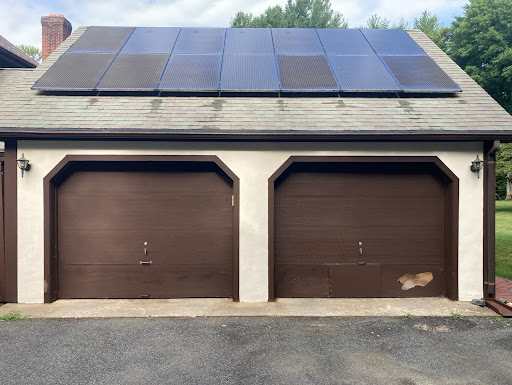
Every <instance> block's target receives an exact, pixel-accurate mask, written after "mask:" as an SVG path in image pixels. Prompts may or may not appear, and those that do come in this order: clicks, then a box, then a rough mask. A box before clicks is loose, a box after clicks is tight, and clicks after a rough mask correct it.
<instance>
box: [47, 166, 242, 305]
mask: <svg viewBox="0 0 512 385" xmlns="http://www.w3.org/2000/svg"><path fill="white" fill-rule="evenodd" d="M146 166H147V168H148V169H149V168H151V167H149V166H148V165H146ZM95 167H99V166H95ZM109 167H110V166H109ZM109 167H107V170H103V171H101V170H91V171H78V172H74V173H73V174H71V175H70V176H69V178H68V179H67V180H65V181H64V182H63V183H62V184H61V186H59V188H58V192H57V197H58V202H57V207H58V214H57V221H58V230H57V239H58V264H59V280H62V282H63V285H64V286H62V290H63V292H62V293H61V292H60V289H59V296H60V297H62V296H63V295H64V296H66V298H105V297H111V298H114V297H115V298H140V295H149V294H150V293H149V292H153V293H156V295H157V297H154V298H173V297H175V296H179V297H196V296H197V297H217V296H223V297H231V296H232V293H233V283H232V282H233V278H232V266H233V207H232V202H231V197H232V194H233V191H232V182H231V181H228V180H226V177H225V176H221V175H220V174H217V173H216V172H212V171H201V170H200V169H199V168H198V167H192V166H190V167H189V168H190V171H188V172H181V171H176V170H174V169H173V167H168V168H169V169H168V170H166V171H165V172H152V171H149V172H146V171H145V172H138V171H137V172H134V171H130V170H131V169H132V168H133V167H135V166H133V165H131V166H130V167H129V168H128V170H126V171H112V170H108V168H109ZM180 167H181V168H184V169H187V167H188V166H180ZM205 167H206V166H205ZM178 168H179V167H178ZM206 168H207V169H209V168H211V165H210V166H208V167H206ZM145 242H146V243H147V245H145V244H144V243H145ZM145 247H146V249H147V255H144V248H145ZM141 261H145V262H149V261H151V263H152V264H151V265H149V266H147V265H141V264H140V262H141ZM78 275H80V276H79V277H78ZM198 280H200V281H198ZM74 281H76V282H77V285H75V287H73V282H74ZM111 286H114V287H116V288H115V289H112V288H111ZM70 288H71V289H73V290H71V289H70ZM171 289H172V290H171ZM105 293H106V294H105Z"/></svg>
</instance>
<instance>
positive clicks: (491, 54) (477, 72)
mask: <svg viewBox="0 0 512 385" xmlns="http://www.w3.org/2000/svg"><path fill="white" fill-rule="evenodd" d="M511 25H512V0H470V3H469V4H467V5H466V6H465V7H464V15H463V16H459V17H457V18H456V19H455V21H454V22H453V24H452V26H451V28H450V31H449V33H448V34H447V46H446V50H447V52H448V54H449V55H450V56H451V58H452V59H453V60H455V62H456V63H457V64H458V65H459V66H461V67H462V68H463V69H464V70H465V71H466V72H467V73H468V74H469V75H470V76H471V77H472V78H473V79H474V80H475V81H476V82H478V84H480V85H481V86H482V87H483V88H484V89H485V90H486V91H487V92H488V93H489V94H490V95H491V96H492V97H493V98H494V99H495V100H496V101H497V102H498V103H500V104H501V105H502V106H503V107H504V108H505V109H506V110H507V111H508V112H512V26H511Z"/></svg>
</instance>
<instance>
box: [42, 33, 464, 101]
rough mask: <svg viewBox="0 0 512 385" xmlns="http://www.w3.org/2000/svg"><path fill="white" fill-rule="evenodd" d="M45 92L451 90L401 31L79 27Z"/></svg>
mask: <svg viewBox="0 0 512 385" xmlns="http://www.w3.org/2000/svg"><path fill="white" fill-rule="evenodd" d="M33 89H39V90H49V91H57V90H60V91H169V92H308V93H311V92H415V93H417V92H428V93H438V92H458V91H461V89H460V87H459V86H458V85H457V84H456V83H455V82H454V81H453V80H452V79H451V78H450V77H449V76H448V75H447V74H446V73H445V72H444V71H443V70H442V69H441V68H440V67H439V66H438V65H437V64H436V63H435V62H434V61H433V60H432V59H431V58H430V57H429V56H428V55H427V54H426V53H425V51H423V49H421V47H420V46H419V45H418V44H417V43H416V42H415V41H414V40H413V39H412V38H411V37H410V36H409V35H408V34H407V32H405V31H404V30H398V29H393V30H371V29H312V28H311V29H309V28H272V29H271V28H255V29H245V28H244V29H242V28H228V29H224V28H147V27H144V28H131V27H89V28H88V29H87V30H86V31H85V32H84V33H83V35H82V36H81V37H80V38H79V39H78V40H77V41H76V42H75V43H74V44H73V45H72V46H71V47H70V48H69V49H68V50H67V51H66V52H65V53H64V54H63V55H62V56H61V57H60V58H59V59H58V60H57V61H56V62H55V63H54V64H53V66H51V67H50V68H49V69H48V71H47V72H46V73H45V74H44V75H43V76H42V77H41V78H40V79H39V80H38V81H37V82H36V83H35V84H34V86H33Z"/></svg>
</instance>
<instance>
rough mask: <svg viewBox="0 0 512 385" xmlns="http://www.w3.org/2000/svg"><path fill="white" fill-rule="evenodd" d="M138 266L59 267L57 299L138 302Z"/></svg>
mask: <svg viewBox="0 0 512 385" xmlns="http://www.w3.org/2000/svg"><path fill="white" fill-rule="evenodd" d="M140 274H141V266H136V265H133V266H132V265H121V266H120V265H104V266H98V265H67V264H60V265H59V298H140V295H141V294H143V293H144V285H143V283H144V279H143V278H141V276H140Z"/></svg>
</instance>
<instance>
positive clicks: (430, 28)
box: [414, 9, 442, 39]
mask: <svg viewBox="0 0 512 385" xmlns="http://www.w3.org/2000/svg"><path fill="white" fill-rule="evenodd" d="M441 27H442V25H441V21H440V20H439V16H437V15H436V14H435V13H431V12H429V11H428V10H426V9H425V10H424V11H423V12H422V14H421V15H420V16H419V17H415V18H414V28H416V29H419V30H420V31H422V32H423V33H424V34H425V35H427V36H428V37H429V38H431V39H432V37H433V36H434V34H435V33H437V32H438V31H439V30H440V29H441Z"/></svg>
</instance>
